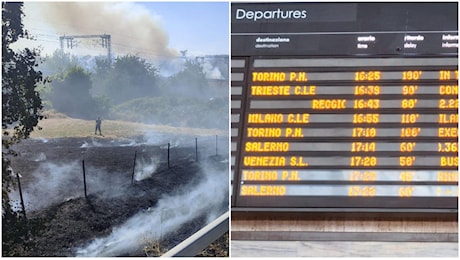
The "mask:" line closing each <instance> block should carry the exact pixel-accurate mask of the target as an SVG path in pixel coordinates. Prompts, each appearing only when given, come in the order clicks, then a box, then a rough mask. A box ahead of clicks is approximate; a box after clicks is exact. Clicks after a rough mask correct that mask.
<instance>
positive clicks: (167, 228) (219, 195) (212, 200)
mask: <svg viewBox="0 0 460 260" xmlns="http://www.w3.org/2000/svg"><path fill="white" fill-rule="evenodd" d="M226 201H228V173H227V172H226V171H223V172H206V173H205V176H204V177H203V179H202V180H201V182H199V183H198V184H193V185H187V186H186V187H185V188H183V189H181V190H180V191H178V192H177V193H176V194H172V195H168V196H165V197H163V198H161V199H160V200H159V201H158V204H157V206H156V207H155V208H153V209H149V210H147V211H144V212H139V213H137V214H136V215H135V216H133V217H132V218H130V219H129V220H127V221H126V222H125V223H124V224H122V225H121V226H119V227H116V228H114V229H113V231H112V233H111V234H110V235H109V236H107V237H103V238H98V239H96V240H94V241H93V242H92V243H90V244H89V245H87V246H86V247H83V248H80V249H78V250H77V255H78V256H85V257H86V256H92V257H94V256H120V255H124V254H129V253H130V252H133V251H136V250H140V249H141V247H142V243H143V242H144V241H154V240H159V239H161V238H162V237H164V236H166V235H168V234H169V233H171V232H174V231H175V230H177V229H178V228H179V227H180V226H181V225H182V224H184V223H186V222H188V221H190V220H193V219H194V218H197V217H199V216H201V215H202V214H203V213H207V214H208V220H209V221H210V220H213V219H214V218H216V217H217V216H218V215H219V214H221V213H223V212H219V210H221V208H222V204H223V203H225V202H226Z"/></svg>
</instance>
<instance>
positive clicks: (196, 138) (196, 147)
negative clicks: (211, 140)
mask: <svg viewBox="0 0 460 260" xmlns="http://www.w3.org/2000/svg"><path fill="white" fill-rule="evenodd" d="M195 157H196V161H197V162H198V137H195Z"/></svg>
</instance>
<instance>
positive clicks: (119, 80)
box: [101, 55, 158, 104]
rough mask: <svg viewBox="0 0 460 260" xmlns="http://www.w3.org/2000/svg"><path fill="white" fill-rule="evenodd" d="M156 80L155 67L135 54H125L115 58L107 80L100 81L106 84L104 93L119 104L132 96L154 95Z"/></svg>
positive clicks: (156, 72) (156, 71)
mask: <svg viewBox="0 0 460 260" xmlns="http://www.w3.org/2000/svg"><path fill="white" fill-rule="evenodd" d="M157 80H158V70H157V68H155V67H154V66H153V65H151V64H150V63H148V62H146V61H145V60H144V59H141V58H139V57H137V56H133V55H126V56H122V57H118V58H117V59H116V60H115V62H114V64H113V69H112V70H111V72H110V74H109V75H107V80H106V81H101V82H104V84H106V86H105V89H106V93H105V95H107V96H108V97H110V98H111V100H112V101H113V102H114V103H115V104H120V103H122V102H124V101H127V100H130V99H133V98H139V97H145V96H154V95H155V94H156V92H157V88H156V85H157Z"/></svg>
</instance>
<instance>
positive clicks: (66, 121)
mask: <svg viewBox="0 0 460 260" xmlns="http://www.w3.org/2000/svg"><path fill="white" fill-rule="evenodd" d="M38 126H40V127H41V128H42V129H41V130H38V129H36V130H34V131H33V132H32V134H31V137H32V138H60V137H89V136H94V130H95V127H96V122H95V120H82V119H76V118H70V117H66V116H65V115H62V114H58V113H49V114H48V117H47V118H46V119H43V120H41V121H40V122H39V123H38ZM101 128H102V134H103V135H104V136H103V137H104V138H127V137H132V136H139V135H144V134H145V133H148V132H163V133H172V134H190V135H197V136H200V135H228V133H227V132H226V131H222V130H218V129H200V128H185V127H172V126H164V125H148V124H142V123H134V122H126V121H117V120H103V121H102V127H101ZM98 134H99V133H98Z"/></svg>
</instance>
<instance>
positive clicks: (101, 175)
mask: <svg viewBox="0 0 460 260" xmlns="http://www.w3.org/2000/svg"><path fill="white" fill-rule="evenodd" d="M144 166H145V167H151V166H149V165H139V166H138V171H140V172H143V171H146V169H142V168H141V167H144ZM85 168H86V183H87V192H88V194H92V193H97V194H98V196H100V197H106V198H111V197H117V196H121V195H123V194H124V193H125V192H126V189H127V188H128V186H129V185H130V184H131V183H130V182H129V180H128V181H127V179H126V178H125V179H122V178H117V177H114V176H122V175H123V174H107V172H106V170H105V169H100V168H95V167H88V166H86V167H85ZM32 176H33V179H32V180H31V181H29V182H27V183H22V192H23V197H24V202H25V203H24V204H25V207H26V211H35V210H39V209H43V208H46V207H48V206H50V205H52V204H55V203H61V202H64V201H67V200H70V199H73V198H79V197H83V196H84V184H83V166H82V162H81V161H73V162H70V163H60V164H56V163H43V164H41V165H40V167H39V168H38V169H37V170H35V171H34V172H33V173H32ZM107 176H110V178H107ZM145 178H146V177H144V179H145ZM79 184H80V185H79ZM11 199H12V200H13V201H14V202H13V203H14V204H13V205H14V208H15V209H18V206H17V205H18V203H19V194H18V191H13V192H12V193H11Z"/></svg>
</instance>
